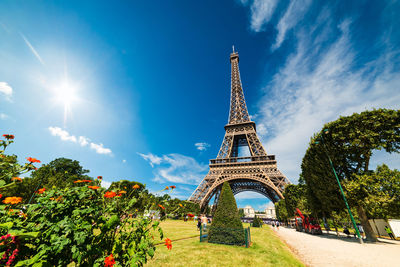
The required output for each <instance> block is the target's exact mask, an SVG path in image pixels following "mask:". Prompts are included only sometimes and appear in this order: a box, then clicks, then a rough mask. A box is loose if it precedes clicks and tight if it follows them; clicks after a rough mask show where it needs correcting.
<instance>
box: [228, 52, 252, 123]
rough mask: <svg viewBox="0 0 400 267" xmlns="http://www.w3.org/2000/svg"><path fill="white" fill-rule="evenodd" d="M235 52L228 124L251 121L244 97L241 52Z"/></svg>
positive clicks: (232, 65)
mask: <svg viewBox="0 0 400 267" xmlns="http://www.w3.org/2000/svg"><path fill="white" fill-rule="evenodd" d="M232 49H233V52H232V54H231V56H230V61H231V107H230V111H229V121H228V124H237V123H243V122H248V121H250V116H249V112H248V111H247V106H246V101H245V99H244V94H243V88H242V82H241V80H240V72H239V54H238V53H237V52H235V47H234V46H232Z"/></svg>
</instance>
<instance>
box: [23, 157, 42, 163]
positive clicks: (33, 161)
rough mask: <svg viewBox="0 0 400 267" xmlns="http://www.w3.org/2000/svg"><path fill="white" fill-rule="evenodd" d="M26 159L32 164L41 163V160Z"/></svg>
mask: <svg viewBox="0 0 400 267" xmlns="http://www.w3.org/2000/svg"><path fill="white" fill-rule="evenodd" d="M26 159H27V160H28V161H29V162H30V163H35V162H37V163H40V160H38V159H35V158H31V157H29V158H26Z"/></svg>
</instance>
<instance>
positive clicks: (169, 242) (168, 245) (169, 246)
mask: <svg viewBox="0 0 400 267" xmlns="http://www.w3.org/2000/svg"><path fill="white" fill-rule="evenodd" d="M165 245H166V246H167V249H169V250H170V249H172V241H171V239H169V238H166V239H165Z"/></svg>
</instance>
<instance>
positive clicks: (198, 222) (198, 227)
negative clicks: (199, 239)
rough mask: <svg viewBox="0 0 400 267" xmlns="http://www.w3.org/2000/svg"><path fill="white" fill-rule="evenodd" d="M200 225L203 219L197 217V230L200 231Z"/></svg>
mask: <svg viewBox="0 0 400 267" xmlns="http://www.w3.org/2000/svg"><path fill="white" fill-rule="evenodd" d="M200 227H201V219H200V217H199V218H197V230H199V231H200Z"/></svg>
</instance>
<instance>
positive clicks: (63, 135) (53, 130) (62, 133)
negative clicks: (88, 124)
mask: <svg viewBox="0 0 400 267" xmlns="http://www.w3.org/2000/svg"><path fill="white" fill-rule="evenodd" d="M48 130H49V131H50V134H51V135H53V136H58V137H60V139H61V140H62V141H69V142H73V143H77V144H79V145H80V146H82V147H84V146H88V145H89V147H90V148H91V149H92V150H94V151H96V153H98V154H105V155H112V151H111V149H109V148H105V147H104V145H103V144H101V143H99V144H96V143H94V142H91V140H90V139H89V138H87V137H85V136H79V137H76V136H74V135H71V134H70V133H69V132H67V131H66V130H63V129H61V128H60V127H52V126H50V127H49V128H48Z"/></svg>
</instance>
